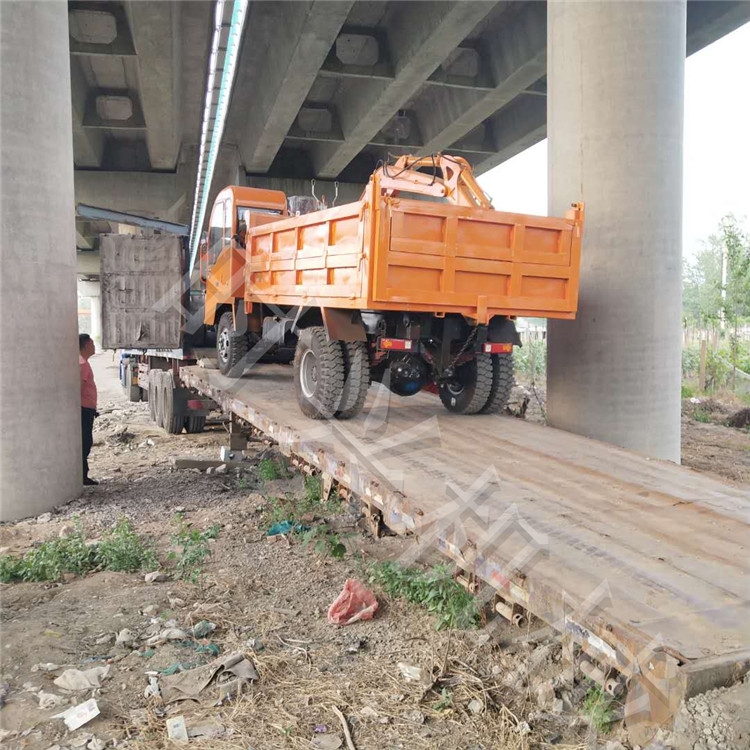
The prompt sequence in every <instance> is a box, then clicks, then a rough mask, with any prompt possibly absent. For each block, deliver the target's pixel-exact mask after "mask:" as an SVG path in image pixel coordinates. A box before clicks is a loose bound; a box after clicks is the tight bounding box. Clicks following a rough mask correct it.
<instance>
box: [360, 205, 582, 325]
mask: <svg viewBox="0 0 750 750" xmlns="http://www.w3.org/2000/svg"><path fill="white" fill-rule="evenodd" d="M579 253H580V227H579V226H577V225H576V224H575V222H574V221H573V220H572V219H554V218H544V217H536V216H527V215H524V214H509V213H502V212H499V211H492V210H480V209H476V208H466V207H462V206H453V205H448V204H443V203H431V202H426V201H418V200H406V199H398V200H394V201H385V205H384V206H383V209H382V218H381V229H380V236H379V241H378V243H377V255H376V258H375V273H374V276H373V288H372V297H373V300H374V302H375V303H379V304H386V305H390V304H394V303H396V304H408V305H410V306H414V305H418V306H422V305H425V306H429V307H430V308H433V309H435V310H444V311H455V312H462V313H463V314H468V315H471V316H472V317H478V318H479V319H484V318H485V316H486V315H490V316H491V315H492V314H497V313H500V312H505V311H508V310H512V311H515V312H517V313H518V314H519V315H524V314H529V315H540V314H541V315H549V316H550V317H564V316H566V315H568V314H572V313H574V312H575V310H576V305H577V297H578V267H579Z"/></svg>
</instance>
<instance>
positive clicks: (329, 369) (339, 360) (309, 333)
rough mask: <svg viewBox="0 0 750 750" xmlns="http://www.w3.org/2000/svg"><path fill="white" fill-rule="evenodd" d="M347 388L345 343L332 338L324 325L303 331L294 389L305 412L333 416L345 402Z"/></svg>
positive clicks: (295, 366)
mask: <svg viewBox="0 0 750 750" xmlns="http://www.w3.org/2000/svg"><path fill="white" fill-rule="evenodd" d="M343 388H344V353H343V351H342V350H341V344H340V343H339V342H338V341H329V340H328V336H327V334H326V332H325V328H323V327H322V326H316V327H314V328H305V329H304V330H302V331H300V333H299V340H298V342H297V350H296V351H295V353H294V390H295V393H296V394H297V401H298V403H299V407H300V409H302V413H303V414H305V415H306V416H308V417H311V418H312V419H330V418H331V417H333V416H334V415H335V414H336V412H337V411H338V409H339V406H340V405H341V396H342V391H343Z"/></svg>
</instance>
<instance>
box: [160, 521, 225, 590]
mask: <svg viewBox="0 0 750 750" xmlns="http://www.w3.org/2000/svg"><path fill="white" fill-rule="evenodd" d="M175 520H176V521H177V524H178V527H179V528H178V530H177V533H176V534H174V535H173V536H172V543H173V544H175V545H176V546H177V547H178V548H179V550H178V551H177V552H171V553H170V555H169V559H170V560H172V561H174V563H175V571H176V573H177V575H178V577H179V578H183V579H185V580H188V581H192V582H193V583H198V582H199V581H200V578H201V576H202V575H203V563H204V562H205V560H206V558H207V557H208V556H209V555H210V554H211V548H210V547H209V545H208V542H209V540H211V539H216V537H217V536H218V535H219V529H220V526H219V524H214V525H213V526H211V527H209V528H208V529H206V530H205V531H200V530H199V529H193V528H190V526H188V524H187V523H185V519H184V518H183V517H182V515H180V514H177V517H176V519H175Z"/></svg>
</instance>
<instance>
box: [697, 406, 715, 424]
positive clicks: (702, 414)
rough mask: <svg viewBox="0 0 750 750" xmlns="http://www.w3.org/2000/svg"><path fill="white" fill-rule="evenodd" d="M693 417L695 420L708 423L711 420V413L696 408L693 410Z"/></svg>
mask: <svg viewBox="0 0 750 750" xmlns="http://www.w3.org/2000/svg"><path fill="white" fill-rule="evenodd" d="M693 419H694V420H695V421H696V422H703V423H704V424H708V423H709V422H710V421H711V415H710V414H709V413H708V412H707V411H705V410H704V409H696V410H695V411H694V412H693Z"/></svg>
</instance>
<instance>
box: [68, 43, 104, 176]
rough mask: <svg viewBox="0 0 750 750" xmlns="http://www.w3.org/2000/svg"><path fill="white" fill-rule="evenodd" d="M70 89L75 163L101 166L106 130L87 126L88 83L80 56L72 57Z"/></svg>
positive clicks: (77, 165)
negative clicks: (85, 121)
mask: <svg viewBox="0 0 750 750" xmlns="http://www.w3.org/2000/svg"><path fill="white" fill-rule="evenodd" d="M70 91H71V104H72V105H73V106H72V115H73V163H74V164H75V166H76V167H90V168H96V167H99V166H100V165H101V163H102V155H103V154H104V131H102V130H96V129H92V128H86V127H84V125H83V120H84V117H85V115H86V103H87V99H88V85H87V83H86V78H85V76H84V75H83V71H82V70H81V62H80V60H79V58H78V57H76V56H71V58H70Z"/></svg>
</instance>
